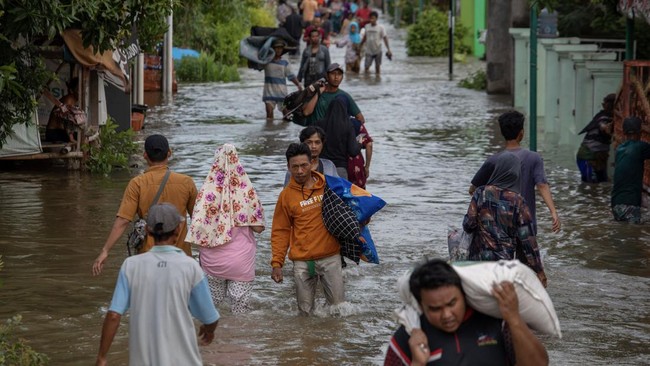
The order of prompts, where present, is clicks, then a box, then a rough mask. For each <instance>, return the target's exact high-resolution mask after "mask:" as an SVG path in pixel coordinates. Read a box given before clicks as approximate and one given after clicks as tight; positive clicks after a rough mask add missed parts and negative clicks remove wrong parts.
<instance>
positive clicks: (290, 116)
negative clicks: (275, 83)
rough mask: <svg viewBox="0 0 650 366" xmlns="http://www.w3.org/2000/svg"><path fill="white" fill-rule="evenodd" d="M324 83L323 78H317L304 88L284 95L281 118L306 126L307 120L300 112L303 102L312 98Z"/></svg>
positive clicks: (325, 82)
mask: <svg viewBox="0 0 650 366" xmlns="http://www.w3.org/2000/svg"><path fill="white" fill-rule="evenodd" d="M325 84H327V81H326V80H325V79H319V80H317V81H315V82H314V83H313V84H311V85H309V86H308V87H306V88H305V89H303V90H298V91H295V92H293V93H291V94H288V95H287V96H286V97H284V101H283V102H282V110H283V111H284V116H283V118H284V119H285V120H286V121H291V122H293V123H295V124H298V125H301V126H307V120H306V118H305V115H304V114H303V113H302V108H303V106H304V105H305V103H307V102H308V101H309V100H310V99H311V98H313V97H314V94H317V93H318V92H319V90H320V88H321V87H322V86H323V85H325Z"/></svg>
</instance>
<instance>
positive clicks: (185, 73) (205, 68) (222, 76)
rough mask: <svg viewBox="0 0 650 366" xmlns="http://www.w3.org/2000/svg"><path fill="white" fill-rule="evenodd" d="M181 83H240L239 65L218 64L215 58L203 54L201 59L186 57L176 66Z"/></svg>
mask: <svg viewBox="0 0 650 366" xmlns="http://www.w3.org/2000/svg"><path fill="white" fill-rule="evenodd" d="M174 68H175V69H176V77H177V78H178V81H181V82H207V81H239V73H238V72H237V65H226V64H223V63H217V62H216V61H215V60H214V56H212V55H210V54H208V53H205V52H201V54H200V55H199V57H188V56H185V57H183V58H182V59H180V60H178V61H176V62H175V64H174Z"/></svg>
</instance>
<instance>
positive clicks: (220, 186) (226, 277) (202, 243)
mask: <svg viewBox="0 0 650 366" xmlns="http://www.w3.org/2000/svg"><path fill="white" fill-rule="evenodd" d="M264 226H265V224H264V210H263V209H262V202H261V201H260V199H259V197H258V195H257V192H256V191H255V188H253V185H252V183H251V181H250V179H249V178H248V175H247V174H246V171H245V170H244V167H243V166H242V165H241V163H240V162H239V156H238V155H237V150H236V149H235V147H234V146H233V145H231V144H225V145H223V146H222V147H220V148H219V149H217V151H216V153H215V159H214V163H213V164H212V168H211V169H210V172H209V173H208V176H207V177H206V178H205V182H204V183H203V186H202V187H201V190H200V191H199V194H198V195H197V197H196V204H195V205H194V212H193V213H192V220H191V223H190V225H189V229H188V232H187V237H186V238H185V241H187V242H190V243H193V244H196V245H198V246H199V261H200V264H201V268H203V271H204V272H205V274H206V277H207V279H208V285H209V286H210V291H211V292H212V300H213V301H214V304H215V305H217V306H218V305H219V304H221V303H222V302H223V301H224V300H226V299H228V300H230V302H231V307H232V312H233V313H243V312H246V311H247V310H248V309H249V301H250V295H251V291H252V289H253V279H254V278H255V253H256V251H257V243H256V241H255V236H254V235H253V233H261V232H262V231H263V230H264Z"/></svg>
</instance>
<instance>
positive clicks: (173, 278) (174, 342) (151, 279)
mask: <svg viewBox="0 0 650 366" xmlns="http://www.w3.org/2000/svg"><path fill="white" fill-rule="evenodd" d="M183 221H185V218H184V217H181V215H180V214H179V213H178V210H177V209H176V207H174V205H172V204H169V203H162V204H158V205H154V206H152V207H151V209H149V212H148V214H147V232H148V234H149V235H151V236H153V238H154V243H155V245H154V247H153V248H151V250H150V251H148V252H146V253H144V254H139V255H135V256H132V257H129V258H127V259H126V260H125V261H124V263H123V264H122V268H121V269H120V274H119V276H118V278H117V284H116V286H115V292H114V293H113V300H112V301H111V306H110V307H109V308H108V312H107V313H106V318H105V319H104V326H103V327H102V337H101V340H100V344H99V352H98V354H97V363H96V365H98V366H103V365H106V364H107V354H108V351H109V349H110V348H111V344H112V343H113V338H114V337H115V333H117V328H118V327H119V325H120V320H121V318H122V314H124V313H125V312H126V310H127V309H130V313H131V318H130V320H129V364H130V365H156V366H176V365H196V366H201V365H202V364H203V362H202V360H201V354H200V353H199V347H198V343H199V342H200V344H201V345H208V344H210V343H211V342H212V340H213V339H214V331H215V329H216V328H217V323H218V320H219V313H218V312H217V310H216V309H215V307H214V304H213V303H212V298H211V297H210V289H209V288H208V282H207V280H206V278H205V275H204V274H203V270H202V269H201V267H200V266H199V264H198V262H197V261H196V260H194V259H193V258H192V257H188V256H187V255H185V253H184V252H183V250H182V249H180V248H178V247H176V246H174V243H175V242H176V237H177V236H178V234H180V232H181V225H180V223H181V222H183ZM192 316H194V317H195V318H197V319H198V320H199V321H200V322H201V323H202V324H203V325H201V327H200V329H199V339H198V341H197V337H196V333H195V330H194V322H193V321H192Z"/></svg>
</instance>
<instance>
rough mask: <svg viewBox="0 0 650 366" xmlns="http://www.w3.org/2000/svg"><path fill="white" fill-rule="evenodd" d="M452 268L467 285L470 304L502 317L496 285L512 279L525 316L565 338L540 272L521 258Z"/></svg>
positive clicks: (543, 329)
mask: <svg viewBox="0 0 650 366" xmlns="http://www.w3.org/2000/svg"><path fill="white" fill-rule="evenodd" d="M452 267H453V268H454V270H455V271H456V272H457V273H458V275H459V276H460V278H461V282H462V285H463V291H464V292H465V296H466V300H467V303H468V304H469V305H470V306H471V307H473V308H474V309H476V310H478V311H479V312H481V313H484V314H487V315H490V316H492V317H495V318H501V311H500V310H499V304H498V303H497V300H496V298H495V297H494V296H492V285H493V284H495V283H500V282H503V281H509V282H512V283H513V284H514V286H515V291H516V292H517V297H518V299H519V313H520V314H521V318H522V319H523V320H524V321H525V322H526V323H527V324H528V325H529V326H530V327H531V328H532V329H534V330H536V331H539V332H541V333H544V334H548V335H553V336H556V337H558V338H562V331H561V330H560V321H559V320H558V318H557V314H556V313H555V308H554V307H553V302H552V301H551V298H550V297H549V295H548V293H547V292H546V289H545V288H544V286H543V285H542V283H541V282H540V281H539V278H537V274H535V272H534V271H533V270H532V269H530V268H529V267H528V266H526V265H525V264H523V263H521V262H519V261H518V260H516V259H515V260H508V261H506V260H500V261H498V262H456V263H452Z"/></svg>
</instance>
